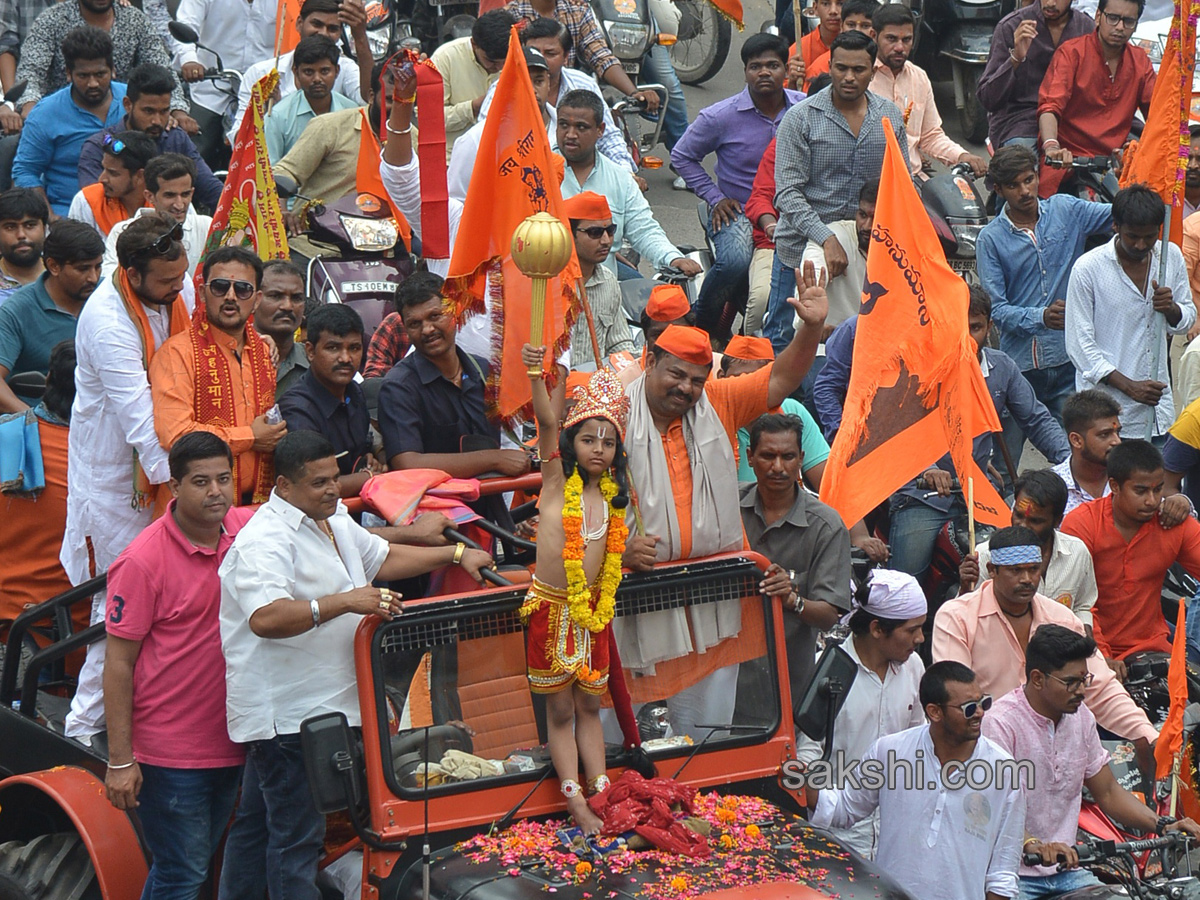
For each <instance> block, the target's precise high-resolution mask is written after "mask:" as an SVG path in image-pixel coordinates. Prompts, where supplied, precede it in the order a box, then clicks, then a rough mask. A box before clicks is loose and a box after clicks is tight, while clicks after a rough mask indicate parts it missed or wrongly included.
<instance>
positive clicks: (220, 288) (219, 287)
mask: <svg viewBox="0 0 1200 900" xmlns="http://www.w3.org/2000/svg"><path fill="white" fill-rule="evenodd" d="M207 287H208V289H209V290H210V291H212V294H213V296H214V297H225V296H227V295H228V294H229V289H230V288H233V295H234V296H235V297H237V298H238V299H239V300H249V299H250V298H251V297H253V296H254V292H255V291H256V290H258V288H256V287H255V286H254V285H253V284H251V283H250V282H249V281H235V280H233V279H232V278H214V279H213V280H212V281H210V282H209V283H208V285H207Z"/></svg>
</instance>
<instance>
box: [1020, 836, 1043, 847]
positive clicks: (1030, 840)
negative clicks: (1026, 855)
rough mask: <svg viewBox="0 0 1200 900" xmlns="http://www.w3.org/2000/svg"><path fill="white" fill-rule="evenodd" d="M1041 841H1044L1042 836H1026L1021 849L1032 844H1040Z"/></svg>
mask: <svg viewBox="0 0 1200 900" xmlns="http://www.w3.org/2000/svg"><path fill="white" fill-rule="evenodd" d="M1041 842H1042V839H1041V838H1025V843H1023V844H1022V845H1021V849H1022V850H1024V849H1025V848H1026V847H1028V846H1029V845H1030V844H1040V843H1041Z"/></svg>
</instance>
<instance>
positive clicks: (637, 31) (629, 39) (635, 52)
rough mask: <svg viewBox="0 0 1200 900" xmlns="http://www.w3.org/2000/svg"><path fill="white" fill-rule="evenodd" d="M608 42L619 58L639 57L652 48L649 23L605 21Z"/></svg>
mask: <svg viewBox="0 0 1200 900" xmlns="http://www.w3.org/2000/svg"><path fill="white" fill-rule="evenodd" d="M604 24H605V27H606V30H607V31H608V42H609V43H610V44H611V45H612V51H613V53H614V54H615V55H616V56H617V58H618V59H638V58H639V57H641V56H642V55H643V54H644V53H645V52H646V51H647V50H649V49H650V26H649V25H626V24H623V23H620V22H605V23H604Z"/></svg>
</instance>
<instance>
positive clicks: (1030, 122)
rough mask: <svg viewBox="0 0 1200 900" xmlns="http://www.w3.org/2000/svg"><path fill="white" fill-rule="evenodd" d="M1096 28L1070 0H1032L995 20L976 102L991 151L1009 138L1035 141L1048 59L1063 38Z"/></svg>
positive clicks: (1029, 143) (997, 148) (1066, 39)
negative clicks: (983, 116) (983, 117)
mask: <svg viewBox="0 0 1200 900" xmlns="http://www.w3.org/2000/svg"><path fill="white" fill-rule="evenodd" d="M1095 29H1096V23H1095V22H1094V21H1092V20H1091V19H1090V18H1088V16H1087V14H1086V13H1083V12H1081V11H1079V10H1077V9H1072V8H1071V0H1034V2H1033V3H1030V4H1029V5H1028V6H1025V7H1023V8H1021V9H1018V10H1017V11H1016V12H1011V13H1009V14H1008V15H1007V16H1005V17H1004V18H1003V19H1001V20H1000V24H999V25H997V26H996V30H995V31H994V32H992V49H991V52H990V54H989V55H988V61H987V66H986V67H985V68H984V70H983V74H982V75H980V76H979V102H980V103H981V104H982V105H983V108H984V109H986V110H987V111H988V137H990V138H991V140H992V148H993V149H995V150H999V149H1000V148H1001V147H1003V146H1004V145H1005V144H1007V143H1009V142H1010V141H1013V140H1019V141H1021V142H1022V143H1026V144H1028V146H1030V147H1032V146H1034V145H1035V144H1036V142H1037V134H1038V128H1037V105H1038V89H1039V88H1040V87H1041V86H1042V78H1043V77H1044V76H1045V74H1046V70H1047V69H1048V68H1049V67H1050V57H1052V56H1053V55H1054V51H1055V50H1056V49H1057V48H1058V45H1059V44H1061V43H1062V42H1063V41H1069V40H1070V39H1071V38H1075V37H1079V36H1080V35H1083V34H1091V33H1092V32H1093V31H1094V30H1095Z"/></svg>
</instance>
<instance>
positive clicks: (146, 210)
mask: <svg viewBox="0 0 1200 900" xmlns="http://www.w3.org/2000/svg"><path fill="white" fill-rule="evenodd" d="M145 179H146V190H145V194H146V202H147V203H149V204H150V205H149V206H144V207H142V208H141V209H139V210H138V211H137V212H136V213H134V215H133V218H132V219H126V220H125V221H124V222H118V223H117V224H116V225H114V226H113V229H112V231H110V232H109V233H108V238H107V239H106V240H105V242H104V263H103V265H102V268H101V270H100V272H101V274H102V275H103V276H104V277H105V278H111V277H112V274H113V272H115V271H116V269H117V238H119V237H120V236H121V235H122V234H123V233H124V231H125V229H126V228H128V227H129V223H130V222H132V221H134V219H137V218H139V217H140V216H143V215H148V214H150V213H158V214H160V215H163V216H166V217H167V218H168V219H172V220H173V221H176V222H179V223H180V224H181V225H183V249H184V252H185V253H186V254H187V260H188V270H189V271H195V268H196V266H197V265H198V264H199V262H200V256H201V254H202V253H203V252H204V242H205V241H206V240H208V229H209V226H211V225H212V216H202V215H200V214H199V213H197V212H196V210H194V209H193V208H192V196H193V195H194V194H195V193H196V164H195V163H194V162H192V161H191V160H190V159H188V157H186V156H184V155H183V154H182V153H164V154H162V155H161V156H156V157H154V159H152V160H150V162H148V163H147V164H146V171H145Z"/></svg>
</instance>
